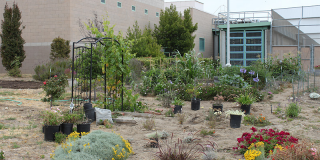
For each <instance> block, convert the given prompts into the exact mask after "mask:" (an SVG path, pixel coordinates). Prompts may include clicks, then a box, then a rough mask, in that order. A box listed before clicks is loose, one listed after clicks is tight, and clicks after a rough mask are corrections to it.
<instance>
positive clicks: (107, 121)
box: [103, 119, 113, 128]
mask: <svg viewBox="0 0 320 160" xmlns="http://www.w3.org/2000/svg"><path fill="white" fill-rule="evenodd" d="M103 125H104V126H105V127H106V128H112V127H113V125H112V124H111V123H110V121H109V120H107V119H106V120H104V121H103Z"/></svg>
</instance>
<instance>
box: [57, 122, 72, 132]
mask: <svg viewBox="0 0 320 160" xmlns="http://www.w3.org/2000/svg"><path fill="white" fill-rule="evenodd" d="M72 128H73V123H62V124H61V125H60V130H61V132H62V133H63V134H66V135H69V134H70V133H72Z"/></svg>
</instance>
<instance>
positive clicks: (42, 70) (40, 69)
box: [32, 59, 71, 81]
mask: <svg viewBox="0 0 320 160" xmlns="http://www.w3.org/2000/svg"><path fill="white" fill-rule="evenodd" d="M70 66H71V61H70V60H68V59H56V60H54V61H50V62H49V63H46V64H43V65H37V66H36V67H35V68H34V72H35V75H33V76H32V78H33V79H35V80H38V81H45V80H46V79H49V78H50V77H52V76H54V75H57V76H62V75H65V70H66V69H68V68H70ZM50 69H51V72H50Z"/></svg>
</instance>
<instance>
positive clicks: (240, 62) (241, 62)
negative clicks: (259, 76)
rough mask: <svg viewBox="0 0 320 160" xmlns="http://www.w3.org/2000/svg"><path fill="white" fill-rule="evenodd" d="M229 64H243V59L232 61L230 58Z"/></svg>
mask: <svg viewBox="0 0 320 160" xmlns="http://www.w3.org/2000/svg"><path fill="white" fill-rule="evenodd" d="M230 63H231V65H233V66H243V61H233V60H230Z"/></svg>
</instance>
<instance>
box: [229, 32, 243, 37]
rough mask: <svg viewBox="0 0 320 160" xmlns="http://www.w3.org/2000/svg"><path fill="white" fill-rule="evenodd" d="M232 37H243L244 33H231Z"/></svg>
mask: <svg viewBox="0 0 320 160" xmlns="http://www.w3.org/2000/svg"><path fill="white" fill-rule="evenodd" d="M230 37H243V33H241V32H240V33H230Z"/></svg>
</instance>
